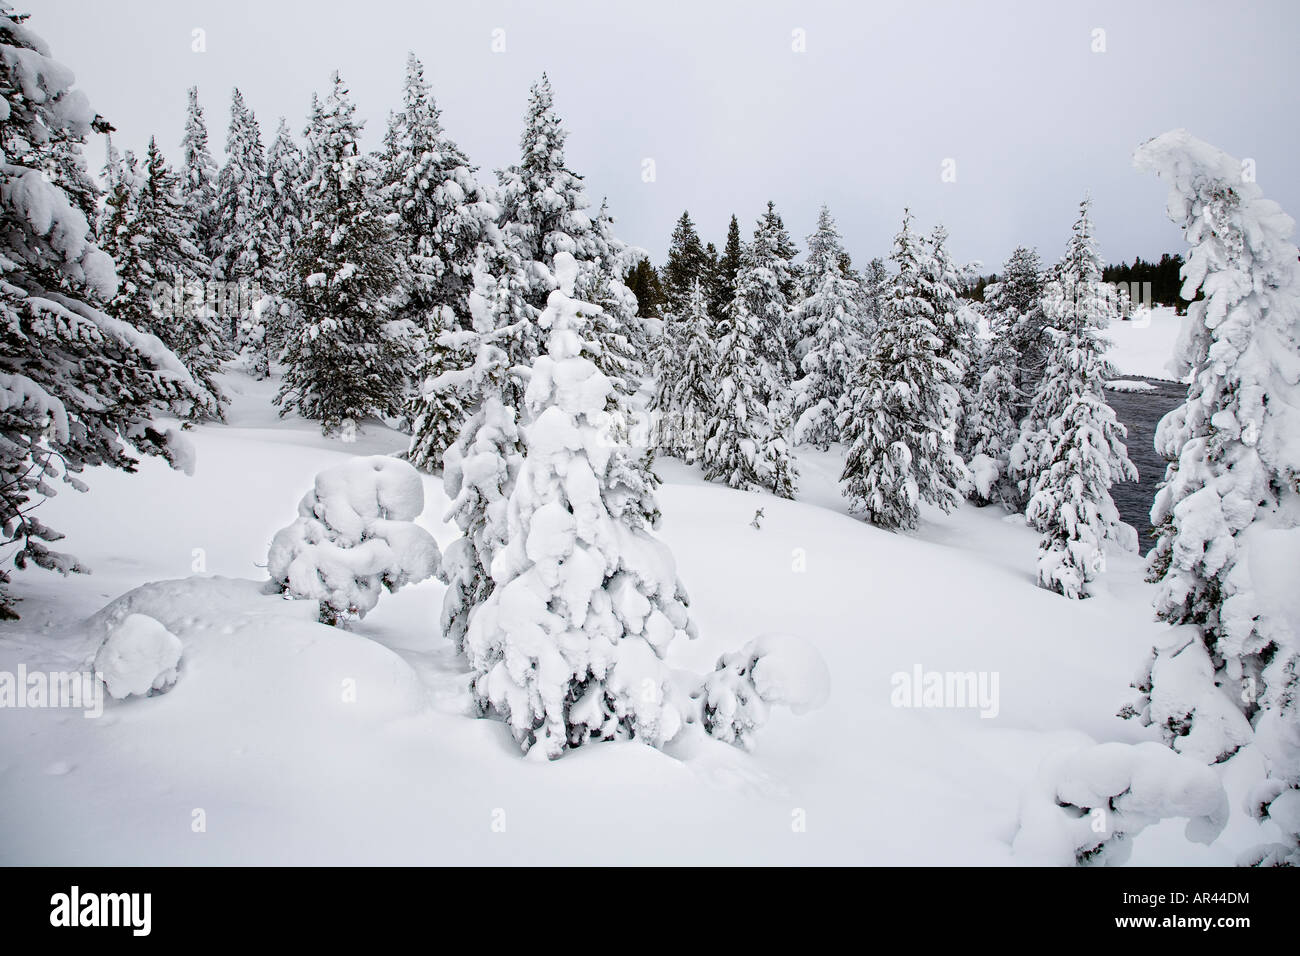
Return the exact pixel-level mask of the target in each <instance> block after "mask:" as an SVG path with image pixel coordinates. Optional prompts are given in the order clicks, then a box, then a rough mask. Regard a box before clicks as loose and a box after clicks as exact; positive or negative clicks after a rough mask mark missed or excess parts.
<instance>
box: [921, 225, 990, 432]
mask: <svg viewBox="0 0 1300 956" xmlns="http://www.w3.org/2000/svg"><path fill="white" fill-rule="evenodd" d="M925 251H926V253H927V254H926V255H923V256H922V257H921V264H922V267H923V268H924V269H925V271H926V279H927V281H926V282H925V283H923V284H922V285H921V290H922V294H923V295H925V296H927V297H928V298H929V300H930V303H931V306H932V308H933V312H934V319H935V326H936V329H937V331H938V333H939V340H940V343H941V345H940V348H939V352H938V354H939V357H940V358H942V359H943V360H944V370H945V371H946V372H947V373H948V375H949V379H948V381H949V383H950V384H951V385H952V388H953V390H954V392H955V393H956V404H955V407H954V408H953V415H954V418H953V429H954V432H955V433H956V434H957V435H958V436H960V434H961V420H962V417H963V416H964V415H965V411H966V409H968V408H970V406H971V402H972V401H973V393H974V389H975V388H977V387H978V384H979V383H978V378H977V376H976V375H974V374H972V368H973V367H974V365H975V359H976V357H977V348H978V346H977V344H976V341H975V338H976V333H977V331H978V329H977V325H976V321H977V317H976V316H975V315H974V314H973V313H971V312H970V310H969V309H968V308H964V307H963V303H962V301H961V300H960V299H959V298H958V296H957V290H958V289H960V288H961V287H962V284H963V281H964V280H963V275H962V270H961V269H959V268H958V267H957V265H956V264H955V263H954V262H953V261H952V257H951V256H950V255H949V254H948V231H947V230H946V229H944V227H943V226H935V227H934V231H933V232H931V234H930V237H929V240H928V241H927V242H926V244H925ZM962 450H963V449H961V447H960V446H959V447H958V451H959V452H960V451H962Z"/></svg>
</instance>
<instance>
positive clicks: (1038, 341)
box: [984, 246, 1052, 423]
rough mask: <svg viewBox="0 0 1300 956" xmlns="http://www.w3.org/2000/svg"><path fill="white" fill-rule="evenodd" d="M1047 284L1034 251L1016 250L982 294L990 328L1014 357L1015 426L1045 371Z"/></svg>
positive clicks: (1021, 248)
mask: <svg viewBox="0 0 1300 956" xmlns="http://www.w3.org/2000/svg"><path fill="white" fill-rule="evenodd" d="M1046 281H1047V279H1046V275H1045V273H1044V269H1043V261H1042V259H1040V258H1039V255H1038V253H1037V252H1036V251H1034V250H1033V249H1026V248H1025V247H1024V246H1017V247H1016V248H1015V249H1014V250H1012V252H1011V255H1010V256H1009V257H1008V258H1007V261H1006V262H1005V263H1004V264H1003V266H1002V275H1001V276H999V277H998V281H996V282H991V283H989V285H988V287H987V288H986V289H985V290H984V302H985V305H986V308H987V311H988V315H989V324H990V326H993V327H995V328H997V329H999V333H1000V335H1001V336H1003V337H1005V338H1006V340H1007V348H1008V349H1009V350H1010V351H1011V353H1012V354H1013V355H1015V357H1016V364H1015V386H1016V390H1017V391H1018V392H1019V393H1020V396H1021V401H1020V403H1019V404H1017V405H1016V406H1015V409H1014V411H1015V417H1016V421H1017V423H1019V421H1020V420H1021V419H1022V418H1024V416H1025V413H1026V411H1028V402H1029V400H1030V398H1031V397H1032V396H1033V394H1034V389H1036V388H1037V387H1038V383H1039V381H1040V380H1041V379H1042V377H1043V370H1044V369H1045V368H1046V367H1047V353H1048V352H1049V351H1050V349H1051V344H1052V343H1051V339H1050V338H1049V337H1048V335H1047V333H1046V332H1045V331H1044V329H1045V328H1046V326H1047V319H1046V317H1045V316H1044V315H1043V307H1042V299H1043V285H1044V283H1045V282H1046Z"/></svg>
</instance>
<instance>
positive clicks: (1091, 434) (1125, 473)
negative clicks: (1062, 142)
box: [1013, 205, 1138, 598]
mask: <svg viewBox="0 0 1300 956" xmlns="http://www.w3.org/2000/svg"><path fill="white" fill-rule="evenodd" d="M1086 216H1087V207H1086V205H1085V206H1084V209H1083V213H1082V216H1081V217H1080V223H1081V227H1080V228H1078V230H1077V232H1076V236H1075V240H1076V243H1077V244H1078V245H1079V248H1080V252H1082V251H1083V249H1084V244H1085V243H1086V242H1087V241H1088V239H1087V231H1088V230H1087V220H1086ZM1083 261H1085V262H1087V261H1089V260H1086V259H1085V260H1083ZM1067 262H1068V265H1067V267H1066V268H1065V269H1063V270H1062V273H1061V278H1060V280H1057V281H1053V282H1050V283H1048V287H1047V292H1046V294H1045V296H1044V300H1043V309H1044V312H1045V314H1046V315H1047V319H1048V322H1049V323H1050V325H1049V329H1050V332H1049V334H1050V335H1051V336H1052V339H1053V348H1052V351H1051V353H1050V355H1049V358H1048V363H1047V369H1046V372H1045V374H1044V377H1043V380H1042V382H1041V383H1040V385H1039V388H1038V391H1037V392H1036V393H1035V394H1034V403H1033V404H1034V407H1035V408H1039V407H1043V408H1059V409H1060V411H1059V413H1057V414H1055V415H1053V416H1052V417H1051V418H1048V419H1046V420H1045V421H1044V424H1043V425H1042V427H1041V428H1040V429H1039V430H1038V431H1035V432H1032V433H1028V434H1025V435H1023V436H1022V438H1021V444H1020V445H1019V446H1017V449H1018V450H1017V452H1015V453H1013V457H1015V455H1016V454H1019V453H1020V452H1019V449H1021V448H1023V449H1025V453H1026V454H1028V455H1030V456H1032V466H1033V473H1034V474H1035V475H1036V477H1035V478H1034V479H1033V483H1032V485H1031V486H1030V489H1029V491H1030V496H1029V503H1028V505H1027V506H1026V508H1025V518H1026V521H1027V522H1028V524H1029V526H1030V527H1032V528H1035V529H1036V530H1038V531H1041V532H1043V539H1042V542H1041V543H1040V544H1039V546H1038V583H1039V585H1040V586H1041V587H1044V588H1048V589H1049V590H1052V591H1055V592H1057V593H1058V594H1063V595H1065V596H1066V597H1068V598H1086V597H1088V596H1089V594H1090V588H1089V582H1091V581H1092V580H1093V579H1094V578H1095V577H1096V576H1097V575H1098V574H1099V573H1100V572H1101V571H1103V570H1105V566H1106V563H1105V541H1106V540H1107V539H1112V540H1119V541H1124V540H1126V538H1127V537H1129V536H1127V535H1125V534H1123V533H1122V531H1123V529H1124V528H1125V526H1124V525H1122V524H1121V523H1120V518H1119V512H1118V511H1117V510H1116V508H1115V502H1114V501H1113V500H1111V496H1110V488H1111V485H1112V484H1114V483H1115V482H1116V481H1136V480H1137V477H1138V475H1137V469H1136V468H1134V467H1133V463H1132V462H1131V461H1129V458H1128V450H1127V449H1126V448H1125V447H1124V437H1125V434H1126V431H1125V428H1124V426H1123V425H1121V424H1120V423H1119V421H1118V420H1116V418H1115V412H1114V410H1112V409H1111V407H1110V406H1109V405H1108V404H1107V403H1106V395H1105V391H1104V387H1105V384H1106V378H1107V376H1108V375H1109V374H1110V373H1111V369H1110V368H1109V365H1108V364H1107V362H1106V361H1105V359H1104V357H1103V353H1104V352H1105V350H1106V348H1107V344H1108V343H1107V341H1106V339H1105V338H1103V336H1102V328H1103V327H1101V326H1098V325H1097V324H1096V319H1097V316H1098V313H1097V312H1095V311H1093V310H1092V309H1091V308H1090V307H1089V306H1088V304H1087V303H1088V302H1089V301H1090V300H1091V297H1092V296H1093V295H1094V292H1093V291H1092V290H1091V289H1090V288H1088V285H1087V284H1088V283H1092V282H1094V281H1099V279H1100V273H1098V274H1097V277H1096V278H1095V279H1094V278H1093V277H1092V276H1091V274H1090V273H1089V272H1087V271H1083V272H1082V273H1081V272H1080V271H1079V270H1078V269H1077V268H1075V265H1076V264H1077V263H1076V261H1074V260H1072V259H1067ZM1132 543H1133V545H1134V547H1136V541H1134V542H1132Z"/></svg>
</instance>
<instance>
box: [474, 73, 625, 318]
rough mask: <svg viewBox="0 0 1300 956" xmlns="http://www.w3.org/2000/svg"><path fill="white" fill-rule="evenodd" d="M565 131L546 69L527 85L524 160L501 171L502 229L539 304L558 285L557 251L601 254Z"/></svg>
mask: <svg viewBox="0 0 1300 956" xmlns="http://www.w3.org/2000/svg"><path fill="white" fill-rule="evenodd" d="M567 136H568V134H567V133H566V132H565V130H564V126H563V124H562V123H561V122H560V118H559V116H558V115H557V114H556V112H555V108H554V104H553V99H552V94H551V82H550V80H549V79H547V77H546V75H545V74H542V79H541V81H540V82H538V83H537V84H535V85H534V86H533V87H532V89H531V90H530V91H529V99H528V116H527V118H526V120H525V123H524V132H523V135H522V136H521V137H520V142H519V146H520V160H519V162H518V163H516V164H514V165H512V166H509V167H507V168H506V169H504V170H501V171H500V172H499V173H498V174H497V176H498V179H499V180H500V194H499V200H498V205H499V214H500V219H499V223H500V225H501V230H502V233H503V235H504V239H505V241H506V243H507V244H509V245H510V246H511V247H512V248H513V249H514V250H515V252H516V253H517V254H518V256H519V259H520V261H521V263H522V264H523V267H524V270H525V272H524V275H525V278H526V280H527V282H528V295H527V299H528V302H529V304H530V305H532V306H533V307H534V308H536V309H538V310H540V309H542V308H543V307H544V306H545V304H546V300H547V296H548V295H549V294H550V292H551V290H552V289H554V288H555V281H556V280H555V277H554V275H553V274H552V272H551V263H552V261H553V260H554V258H555V255H556V254H557V253H560V252H567V253H569V254H571V255H572V256H573V257H574V258H575V259H576V260H578V261H579V262H586V261H591V260H592V259H594V258H596V257H597V256H598V255H599V254H600V250H599V248H598V240H597V237H596V235H595V230H594V229H593V225H592V220H591V216H590V215H589V214H588V212H587V209H588V208H589V206H590V202H589V201H588V199H587V194H586V191H585V190H584V189H583V185H582V177H581V176H579V175H578V174H577V173H575V172H573V171H572V170H571V169H569V167H568V166H567V165H566V163H565V158H564V142H565V139H566V138H567Z"/></svg>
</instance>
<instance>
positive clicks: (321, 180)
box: [275, 73, 411, 434]
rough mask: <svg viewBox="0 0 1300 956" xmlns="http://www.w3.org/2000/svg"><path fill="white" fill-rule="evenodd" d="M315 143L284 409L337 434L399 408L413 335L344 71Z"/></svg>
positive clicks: (296, 262) (322, 110) (295, 277)
mask: <svg viewBox="0 0 1300 956" xmlns="http://www.w3.org/2000/svg"><path fill="white" fill-rule="evenodd" d="M332 82H333V89H332V90H331V92H330V95H329V96H328V98H327V99H326V101H325V103H324V104H323V105H320V106H319V117H318V118H317V126H316V128H315V135H314V137H313V140H312V143H311V146H312V149H313V151H314V154H315V155H314V162H313V166H314V169H315V173H314V175H313V176H312V180H311V182H310V183H309V184H308V189H307V192H308V195H309V197H310V207H309V208H310V212H309V216H308V223H309V224H308V227H307V232H306V233H305V234H304V236H303V238H302V241H301V242H300V243H299V247H298V250H297V252H296V253H295V255H294V257H293V260H292V263H291V266H290V273H291V274H290V282H291V286H290V296H291V298H292V300H293V310H294V313H295V315H296V316H297V322H298V324H297V326H296V328H295V329H294V330H293V331H292V332H291V333H290V334H289V336H288V338H287V342H286V347H285V355H284V360H285V372H284V380H283V383H282V385H281V387H280V391H279V393H278V394H277V395H276V399H275V400H276V403H277V404H279V405H281V406H282V407H281V410H280V414H282V415H285V414H288V413H289V412H290V411H296V412H298V413H299V414H301V415H303V416H304V417H306V418H312V419H316V420H317V421H319V422H320V423H321V429H322V431H324V432H325V433H326V434H330V433H332V432H334V431H336V430H337V429H339V428H340V427H342V426H344V424H345V423H346V422H351V423H353V424H357V425H359V424H360V423H361V422H362V421H363V420H364V419H366V418H369V417H372V416H383V415H394V416H395V415H400V414H401V411H402V397H403V389H404V386H405V383H406V377H407V374H408V369H409V366H410V363H411V356H410V347H409V344H408V342H409V340H408V339H407V338H406V337H405V335H404V332H403V330H401V329H394V328H391V327H390V324H389V318H390V298H389V297H390V296H391V295H392V294H393V291H394V289H395V288H396V286H397V284H398V282H399V281H401V278H402V267H401V262H400V260H399V258H398V249H397V244H396V240H395V239H394V236H393V233H392V231H391V230H390V229H389V228H388V226H387V225H386V223H385V222H384V216H383V211H382V209H380V207H379V206H378V204H377V202H376V201H375V199H374V195H373V192H372V191H371V189H370V182H369V179H370V175H369V172H370V171H369V170H368V169H367V167H366V165H365V163H364V160H363V158H362V157H361V155H360V154H359V152H358V148H357V136H358V134H359V132H360V124H358V122H357V121H356V119H355V117H354V115H353V113H354V107H353V105H352V103H351V101H350V100H349V99H348V91H347V87H346V86H345V85H344V84H343V80H342V78H340V77H339V75H338V73H335V74H334V75H333V79H332Z"/></svg>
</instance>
